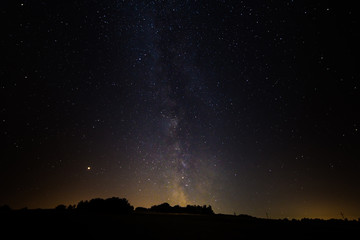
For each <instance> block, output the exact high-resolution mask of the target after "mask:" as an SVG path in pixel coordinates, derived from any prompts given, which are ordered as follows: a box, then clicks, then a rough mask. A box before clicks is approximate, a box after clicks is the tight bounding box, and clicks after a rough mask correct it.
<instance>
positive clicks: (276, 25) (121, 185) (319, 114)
mask: <svg viewBox="0 0 360 240" xmlns="http://www.w3.org/2000/svg"><path fill="white" fill-rule="evenodd" d="M334 2H335V1H332V3H331V2H330V1H310V0H309V1H300V0H293V1H291V0H289V1H285V0H284V1H277V0H267V1H265V0H264V1H254V0H252V1H250V0H249V1H226V0H222V1H215V0H214V1H195V0H194V1H190V0H189V1H185V0H184V1H180V0H179V1H174V0H169V1H160V0H159V1H130V0H129V1H120V0H98V1H97V0H91V1H90V0H78V1H71V2H70V1H50V0H48V1H45V0H36V1H35V0H33V1H31V0H28V1H26V0H24V1H13V0H11V1H10V0H8V1H5V2H2V7H1V10H0V11H1V16H2V26H3V27H2V33H1V39H0V42H1V49H2V50H1V56H2V57H1V59H2V61H1V62H2V63H1V65H0V79H1V109H0V110H1V132H0V134H1V140H2V147H1V160H0V189H1V190H0V205H1V204H8V205H9V206H10V207H12V208H15V209H17V208H23V207H28V208H53V207H55V206H57V205H58V204H75V203H77V202H79V201H80V200H89V199H91V198H95V197H101V198H107V197H112V196H116V197H124V198H127V199H128V200H129V202H130V203H131V204H132V205H134V206H135V207H137V206H143V207H150V206H152V205H155V204H160V203H163V202H168V203H169V204H171V205H176V204H179V205H181V206H184V205H187V204H191V205H193V204H196V205H204V204H210V205H211V206H212V207H213V210H214V211H215V212H216V213H230V214H233V213H234V212H235V213H236V214H240V213H243V214H249V215H252V216H256V217H267V216H269V217H271V218H285V217H288V218H303V217H309V218H341V217H342V216H341V212H342V213H343V215H344V216H345V217H347V218H350V219H351V218H358V217H360V205H359V202H360V187H359V184H360V113H359V111H360V92H359V91H360V70H359V53H360V51H359V43H360V31H359V29H360V24H359V23H360V22H359V8H358V7H355V3H350V1H349V2H348V1H337V2H336V3H334ZM354 2H355V1H354Z"/></svg>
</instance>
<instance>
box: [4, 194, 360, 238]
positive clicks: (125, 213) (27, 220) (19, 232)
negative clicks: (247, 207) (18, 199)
mask: <svg viewBox="0 0 360 240" xmlns="http://www.w3.org/2000/svg"><path fill="white" fill-rule="evenodd" d="M0 222H1V224H0V230H1V231H2V234H3V235H4V236H10V237H11V238H17V237H24V236H26V237H32V236H34V237H35V236H36V237H39V236H40V237H46V238H54V237H66V238H68V237H81V238H85V237H92V238H94V237H99V238H107V237H112V238H147V239H229V238H235V239H238V238H258V237H261V238H265V237H266V238H272V237H276V238H277V239H279V238H284V239H285V238H286V239H289V238H292V239H293V238H295V239H309V238H310V239H315V238H319V239H323V238H339V239H344V238H345V237H356V236H358V235H359V232H360V220H358V221H356V220H351V221H349V220H346V219H342V220H337V219H331V220H321V219H301V220H288V219H282V220H281V219H278V220H275V219H262V218H256V217H252V216H249V215H244V214H241V215H237V216H235V215H224V214H215V213H214V212H213V210H212V208H211V206H206V205H204V206H191V205H188V206H186V207H180V206H178V205H176V206H170V205H169V204H168V203H162V204H159V205H154V206H152V207H150V208H143V207H138V208H136V209H135V210H134V207H133V206H132V205H131V204H130V203H129V202H128V200H127V199H125V198H116V197H113V198H108V199H101V198H94V199H91V200H89V201H87V200H86V201H80V202H79V203H78V204H76V205H69V206H65V205H64V204H60V205H58V206H57V207H56V208H54V209H27V208H24V209H21V210H12V209H11V208H10V207H9V206H7V205H4V206H2V207H0Z"/></svg>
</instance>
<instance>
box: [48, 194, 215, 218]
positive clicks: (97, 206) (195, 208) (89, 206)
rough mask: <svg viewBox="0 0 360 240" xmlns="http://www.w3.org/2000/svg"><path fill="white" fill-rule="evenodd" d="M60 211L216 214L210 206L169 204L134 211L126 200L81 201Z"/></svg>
mask: <svg viewBox="0 0 360 240" xmlns="http://www.w3.org/2000/svg"><path fill="white" fill-rule="evenodd" d="M55 209H56V210H58V211H65V210H77V211H89V212H105V213H116V214H129V213H133V212H137V213H147V212H153V213H155V212H157V213H187V214H207V215H211V214H214V211H213V210H212V207H211V206H210V205H203V206H199V205H187V206H186V207H181V206H179V205H175V206H170V204H169V203H162V204H160V205H154V206H152V207H150V208H144V207H137V208H136V209H135V210H134V206H132V205H131V204H130V203H129V201H128V200H127V199H126V198H117V197H112V198H107V199H102V198H94V199H91V200H89V201H88V200H86V201H80V202H79V203H78V204H76V205H69V206H65V205H63V204H60V205H58V206H57V207H56V208H55Z"/></svg>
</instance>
